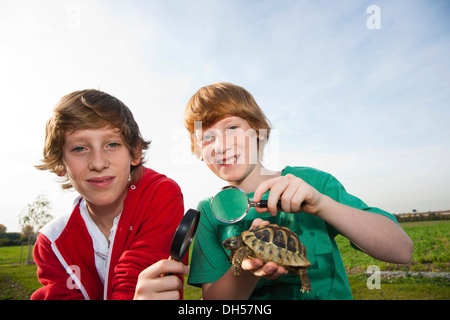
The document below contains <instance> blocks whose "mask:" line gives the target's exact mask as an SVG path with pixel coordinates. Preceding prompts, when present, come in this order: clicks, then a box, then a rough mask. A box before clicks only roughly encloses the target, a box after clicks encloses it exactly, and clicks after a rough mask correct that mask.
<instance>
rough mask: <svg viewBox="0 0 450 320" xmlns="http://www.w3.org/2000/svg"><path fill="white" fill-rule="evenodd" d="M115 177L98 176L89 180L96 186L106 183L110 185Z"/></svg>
mask: <svg viewBox="0 0 450 320" xmlns="http://www.w3.org/2000/svg"><path fill="white" fill-rule="evenodd" d="M113 179H114V177H98V178H92V179H88V180H87V181H88V182H89V183H90V184H93V185H96V186H104V185H108V184H109V183H110V182H111V181H112V180H113Z"/></svg>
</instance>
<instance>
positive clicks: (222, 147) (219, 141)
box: [214, 135, 233, 154]
mask: <svg viewBox="0 0 450 320" xmlns="http://www.w3.org/2000/svg"><path fill="white" fill-rule="evenodd" d="M229 140H232V139H230V138H228V139H227V135H221V136H217V138H216V139H215V141H214V154H225V153H226V152H227V151H228V150H231V149H232V148H233V141H229Z"/></svg>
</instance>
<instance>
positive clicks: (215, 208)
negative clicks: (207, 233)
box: [211, 188, 249, 223]
mask: <svg viewBox="0 0 450 320" xmlns="http://www.w3.org/2000/svg"><path fill="white" fill-rule="evenodd" d="M248 208H249V203H248V198H247V195H246V194H245V192H242V191H240V190H238V189H235V188H228V189H223V190H222V191H220V192H219V193H218V194H217V195H216V196H215V197H214V198H213V199H212V201H211V210H212V212H213V214H214V216H215V217H216V218H217V219H218V220H220V221H222V222H226V223H230V222H237V221H239V220H241V219H242V218H243V217H244V216H245V214H246V213H247V211H248Z"/></svg>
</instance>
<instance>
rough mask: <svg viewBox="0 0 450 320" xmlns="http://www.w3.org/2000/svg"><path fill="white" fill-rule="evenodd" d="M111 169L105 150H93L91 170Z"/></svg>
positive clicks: (90, 163) (90, 162) (90, 161)
mask: <svg viewBox="0 0 450 320" xmlns="http://www.w3.org/2000/svg"><path fill="white" fill-rule="evenodd" d="M108 167H109V160H108V158H107V156H106V154H105V152H104V151H103V150H95V149H94V150H92V151H91V156H90V159H89V167H88V168H89V170H92V171H102V170H103V169H106V168H108Z"/></svg>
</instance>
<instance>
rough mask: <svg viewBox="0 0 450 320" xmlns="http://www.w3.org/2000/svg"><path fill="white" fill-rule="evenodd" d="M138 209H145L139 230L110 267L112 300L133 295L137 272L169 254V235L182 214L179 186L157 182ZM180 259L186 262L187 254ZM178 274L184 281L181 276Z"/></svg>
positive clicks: (131, 297) (130, 297) (167, 182)
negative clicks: (111, 269) (149, 198)
mask: <svg viewBox="0 0 450 320" xmlns="http://www.w3.org/2000/svg"><path fill="white" fill-rule="evenodd" d="M145 196H146V195H145V194H144V197H145ZM140 210H145V211H146V212H145V214H144V218H143V220H142V221H141V223H140V225H139V228H138V229H139V230H137V232H136V234H135V236H134V237H133V239H132V242H131V243H130V244H129V245H127V248H126V250H125V251H124V252H123V253H122V254H121V256H120V258H119V259H118V263H117V265H116V266H115V267H114V277H113V279H112V283H111V286H112V297H111V298H112V299H115V300H125V299H126V300H130V299H133V297H134V291H135V288H136V283H137V279H138V276H139V274H140V273H141V272H142V271H143V270H144V269H145V268H147V267H149V266H150V265H152V264H154V263H155V262H157V261H159V260H161V259H168V258H169V255H170V246H171V243H172V239H173V235H174V233H175V231H176V229H177V227H178V224H179V223H180V221H181V219H182V218H183V215H184V206H183V196H182V193H181V190H180V188H179V186H178V185H177V184H176V183H175V182H174V181H172V180H170V179H167V180H166V181H164V182H163V183H160V184H159V185H158V187H157V190H156V192H155V193H154V194H153V195H152V200H151V201H150V202H149V203H148V204H147V205H146V207H145V208H141V209H140ZM183 263H185V264H186V265H187V264H188V255H186V256H185V258H184V259H183ZM179 277H180V279H181V280H182V281H183V283H184V276H183V275H180V276H179ZM182 296H183V290H182V291H181V297H182Z"/></svg>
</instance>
